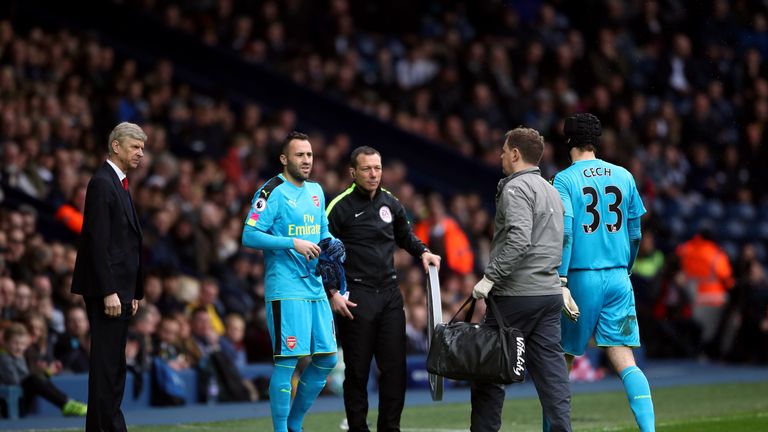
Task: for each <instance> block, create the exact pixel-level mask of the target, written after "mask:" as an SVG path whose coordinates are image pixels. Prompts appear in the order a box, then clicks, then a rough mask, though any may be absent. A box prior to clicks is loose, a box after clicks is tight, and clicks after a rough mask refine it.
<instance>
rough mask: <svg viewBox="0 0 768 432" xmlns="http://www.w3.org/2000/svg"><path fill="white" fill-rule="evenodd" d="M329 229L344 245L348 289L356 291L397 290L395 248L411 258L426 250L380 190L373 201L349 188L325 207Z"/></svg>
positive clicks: (395, 203)
mask: <svg viewBox="0 0 768 432" xmlns="http://www.w3.org/2000/svg"><path fill="white" fill-rule="evenodd" d="M326 214H327V215H328V229H329V230H330V231H331V234H333V235H334V237H336V238H338V239H339V240H341V241H342V242H343V243H344V247H345V248H346V251H347V260H346V262H345V263H344V270H345V272H346V275H347V285H348V286H349V289H351V290H353V289H355V287H359V286H363V287H367V288H374V289H378V288H394V287H397V273H395V263H394V253H395V246H396V245H397V246H399V247H401V248H403V249H405V250H406V251H408V253H410V254H411V255H413V256H414V257H420V256H421V254H423V253H424V252H426V251H427V250H428V249H427V247H426V246H425V245H424V243H422V242H421V240H419V239H418V237H416V236H415V235H414V234H413V231H412V230H411V226H410V224H409V223H408V219H407V217H406V215H405V209H403V206H402V204H400V201H398V200H397V198H395V196H394V195H392V193H390V192H389V191H387V190H385V189H382V188H379V189H378V190H377V191H376V194H375V195H374V196H373V198H370V197H369V195H368V193H367V192H366V191H365V190H363V189H361V188H360V187H358V186H357V185H356V184H354V183H353V184H352V186H350V187H349V188H348V189H347V190H345V191H344V192H342V193H341V195H339V196H338V197H336V198H335V199H334V200H333V201H331V203H330V204H329V205H328V209H327V210H326Z"/></svg>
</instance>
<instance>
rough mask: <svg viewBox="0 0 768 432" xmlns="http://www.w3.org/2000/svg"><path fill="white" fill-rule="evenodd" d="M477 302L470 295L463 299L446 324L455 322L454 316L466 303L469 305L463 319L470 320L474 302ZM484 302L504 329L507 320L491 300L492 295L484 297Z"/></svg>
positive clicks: (473, 310) (473, 311) (506, 325)
mask: <svg viewBox="0 0 768 432" xmlns="http://www.w3.org/2000/svg"><path fill="white" fill-rule="evenodd" d="M476 302H477V299H476V298H474V297H472V296H471V295H470V296H469V297H468V298H467V299H466V300H464V303H463V304H462V305H461V307H460V308H459V310H457V311H456V313H455V314H453V317H452V318H451V321H449V322H448V324H453V323H454V322H456V317H457V316H458V315H459V313H461V311H462V309H464V308H465V307H466V306H467V305H469V309H467V314H466V315H464V321H465V322H471V320H472V314H474V313H475V303H476ZM485 304H487V305H488V306H489V307H490V309H491V313H492V314H493V316H494V318H496V322H498V323H499V327H501V328H503V329H506V328H507V327H509V325H508V324H507V320H505V319H504V315H502V314H501V312H500V311H499V307H498V306H496V302H495V301H494V300H493V297H491V296H488V297H486V298H485Z"/></svg>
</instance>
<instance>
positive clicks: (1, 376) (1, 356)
mask: <svg viewBox="0 0 768 432" xmlns="http://www.w3.org/2000/svg"><path fill="white" fill-rule="evenodd" d="M3 341H4V342H5V348H6V352H1V353H0V384H1V385H19V386H21V387H22V389H23V390H24V393H23V396H22V413H25V412H27V411H28V410H29V407H30V405H31V403H32V402H33V400H34V398H35V397H36V396H41V397H43V398H44V399H45V400H47V401H48V402H50V403H52V404H54V405H56V406H57V407H59V408H61V413H62V414H64V415H65V416H84V415H86V412H87V411H88V407H87V406H86V405H85V404H84V403H82V402H78V401H76V400H74V399H70V398H69V397H67V395H65V394H64V393H62V392H61V390H59V389H58V388H57V387H56V386H55V385H53V383H52V382H51V380H50V379H48V377H47V375H45V374H44V373H41V372H32V373H30V370H29V367H28V365H27V361H26V359H25V358H24V352H25V351H26V350H27V348H28V347H29V344H30V339H29V333H28V332H27V329H26V328H25V327H24V325H22V324H20V323H14V324H12V325H11V326H10V327H9V328H8V329H6V330H5V332H4V334H3Z"/></svg>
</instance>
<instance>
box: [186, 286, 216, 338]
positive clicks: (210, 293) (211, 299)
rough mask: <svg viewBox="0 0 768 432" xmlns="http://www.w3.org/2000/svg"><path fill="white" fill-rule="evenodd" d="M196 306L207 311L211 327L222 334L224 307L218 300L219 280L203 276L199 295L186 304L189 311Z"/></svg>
mask: <svg viewBox="0 0 768 432" xmlns="http://www.w3.org/2000/svg"><path fill="white" fill-rule="evenodd" d="M198 308H203V309H205V310H207V311H208V317H209V318H210V324H211V328H213V331H215V332H216V334H217V335H219V336H221V335H223V334H224V322H223V320H222V319H221V317H222V316H223V315H224V307H223V306H222V305H221V301H220V300H219V281H218V280H216V279H214V278H212V277H206V278H203V280H202V282H201V283H200V295H199V296H198V298H197V300H196V301H194V302H192V303H190V304H188V305H187V311H188V312H191V311H194V310H196V309H198Z"/></svg>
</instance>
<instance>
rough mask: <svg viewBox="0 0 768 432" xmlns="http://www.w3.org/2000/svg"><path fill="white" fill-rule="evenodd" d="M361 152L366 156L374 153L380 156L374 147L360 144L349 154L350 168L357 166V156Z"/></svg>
mask: <svg viewBox="0 0 768 432" xmlns="http://www.w3.org/2000/svg"><path fill="white" fill-rule="evenodd" d="M361 154H364V155H367V156H370V155H375V154H376V155H379V157H381V153H379V151H378V150H376V149H375V148H373V147H369V146H360V147H358V148H356V149H354V150H352V154H351V155H350V156H349V165H350V166H351V167H352V168H357V157H358V156H360V155H361Z"/></svg>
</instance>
